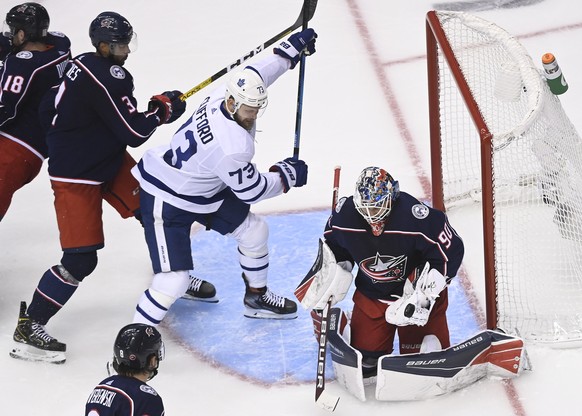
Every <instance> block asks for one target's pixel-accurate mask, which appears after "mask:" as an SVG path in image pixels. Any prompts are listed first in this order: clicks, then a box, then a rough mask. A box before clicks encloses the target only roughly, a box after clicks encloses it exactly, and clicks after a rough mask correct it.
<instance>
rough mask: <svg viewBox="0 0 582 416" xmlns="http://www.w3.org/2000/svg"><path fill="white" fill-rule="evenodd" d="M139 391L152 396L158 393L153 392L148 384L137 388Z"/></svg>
mask: <svg viewBox="0 0 582 416" xmlns="http://www.w3.org/2000/svg"><path fill="white" fill-rule="evenodd" d="M139 389H140V390H141V391H143V392H144V393H147V394H151V395H152V396H157V395H158V392H157V391H155V390H154V388H153V387H152V386H150V385H148V384H142V385H141V386H139Z"/></svg>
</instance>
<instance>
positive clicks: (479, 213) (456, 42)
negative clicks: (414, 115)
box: [426, 11, 582, 346]
mask: <svg viewBox="0 0 582 416" xmlns="http://www.w3.org/2000/svg"><path fill="white" fill-rule="evenodd" d="M426 43H427V69H428V89H429V90H428V98H429V117H430V139H431V158H432V160H431V174H432V187H433V189H432V198H433V205H434V206H435V207H436V208H439V209H443V210H446V211H447V214H448V215H449V217H451V223H452V224H454V226H455V228H456V229H457V231H459V232H460V234H461V236H463V235H472V234H475V233H481V232H482V242H483V243H482V246H478V247H472V248H471V247H469V248H468V250H467V254H466V256H465V259H466V261H465V264H466V265H467V261H468V260H469V261H470V260H471V258H475V257H478V256H480V257H481V258H482V261H478V262H477V263H478V267H476V266H475V265H474V264H473V265H472V266H473V267H472V269H471V268H468V272H469V275H471V276H472V278H473V280H475V279H476V278H478V276H480V275H482V276H484V286H483V288H484V290H483V292H484V299H483V301H484V302H485V304H486V316H487V327H488V328H489V329H494V328H502V329H504V330H506V331H508V332H510V333H516V332H517V333H519V334H520V335H521V336H522V337H524V338H525V339H527V340H530V341H535V342H539V343H548V344H551V345H555V346H579V345H582V141H581V140H580V137H579V135H578V133H577V132H576V129H575V128H574V126H573V125H572V123H571V122H570V120H569V119H568V117H567V116H566V114H565V112H564V110H563V109H562V106H561V104H560V101H559V99H558V98H557V97H556V96H555V95H553V94H552V93H551V92H550V90H549V88H548V86H547V83H546V82H545V79H544V77H543V75H542V73H541V71H540V70H539V69H537V68H536V66H535V65H534V63H533V61H532V59H531V57H530V56H529V55H528V52H527V51H526V50H525V48H524V47H523V46H522V45H521V44H520V43H519V41H518V40H517V39H516V38H515V37H513V36H512V35H510V34H509V33H507V32H506V31H505V30H503V29H502V28H500V27H499V26H497V25H495V24H493V23H491V22H488V21H486V20H484V19H481V18H479V17H477V16H474V15H470V14H467V13H463V12H441V11H431V12H429V13H428V14H427V18H426ZM478 224H481V226H480V227H478V226H477V225H478ZM476 228H477V231H476ZM471 249H473V254H475V253H476V252H478V253H476V254H475V255H472V254H471ZM473 260H474V259H473Z"/></svg>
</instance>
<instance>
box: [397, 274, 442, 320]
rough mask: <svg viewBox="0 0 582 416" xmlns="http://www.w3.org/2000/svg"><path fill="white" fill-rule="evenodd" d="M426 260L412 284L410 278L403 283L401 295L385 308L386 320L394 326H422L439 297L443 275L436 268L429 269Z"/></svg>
mask: <svg viewBox="0 0 582 416" xmlns="http://www.w3.org/2000/svg"><path fill="white" fill-rule="evenodd" d="M429 269H430V265H429V263H428V262H427V263H426V264H425V266H424V268H423V270H422V272H421V274H420V277H419V278H418V279H416V284H413V283H412V282H411V281H410V279H406V283H404V291H403V293H402V297H401V298H400V299H398V300H397V301H396V302H394V303H392V304H391V305H390V306H388V308H387V309H386V321H388V323H391V324H392V325H396V326H406V325H418V326H424V325H426V323H427V322H428V317H429V315H430V312H431V311H432V308H433V306H434V304H435V302H436V299H437V298H438V297H439V293H441V292H442V290H443V289H444V288H445V287H446V285H447V281H446V279H445V277H444V276H443V275H442V274H441V273H440V272H439V271H438V270H436V269H430V270H429Z"/></svg>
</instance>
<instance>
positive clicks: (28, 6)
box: [6, 3, 50, 42]
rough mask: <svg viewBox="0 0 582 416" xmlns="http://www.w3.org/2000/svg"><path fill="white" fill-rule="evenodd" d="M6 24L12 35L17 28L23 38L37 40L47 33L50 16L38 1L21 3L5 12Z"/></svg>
mask: <svg viewBox="0 0 582 416" xmlns="http://www.w3.org/2000/svg"><path fill="white" fill-rule="evenodd" d="M6 24H7V25H8V27H9V28H10V33H11V35H12V36H14V35H15V34H16V32H18V31H19V30H22V31H23V32H24V35H25V40H28V41H32V42H34V41H38V40H41V39H43V38H45V37H46V36H47V34H48V28H49V24H50V18H49V15H48V12H47V11H46V9H45V8H44V7H43V6H41V5H40V4H38V3H22V4H20V5H18V6H14V7H13V8H12V9H10V11H9V12H8V13H6Z"/></svg>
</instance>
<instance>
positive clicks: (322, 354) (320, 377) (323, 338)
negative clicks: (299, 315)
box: [315, 166, 341, 412]
mask: <svg viewBox="0 0 582 416" xmlns="http://www.w3.org/2000/svg"><path fill="white" fill-rule="evenodd" d="M340 172H341V167H340V166H336V167H335V168H334V173H333V194H332V201H331V208H332V210H333V209H335V206H336V204H337V199H338V190H339V180H340ZM332 302H333V296H330V297H329V299H328V300H327V303H326V304H325V307H324V308H323V311H322V312H321V328H320V331H319V348H318V355H317V379H316V384H315V403H316V404H317V405H318V406H319V407H322V408H323V409H325V410H329V411H330V412H333V411H334V410H335V408H336V406H337V404H338V402H339V399H340V398H339V397H337V396H334V395H333V394H330V393H329V392H327V391H325V361H326V355H327V331H328V323H329V315H330V313H331V303H332Z"/></svg>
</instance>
